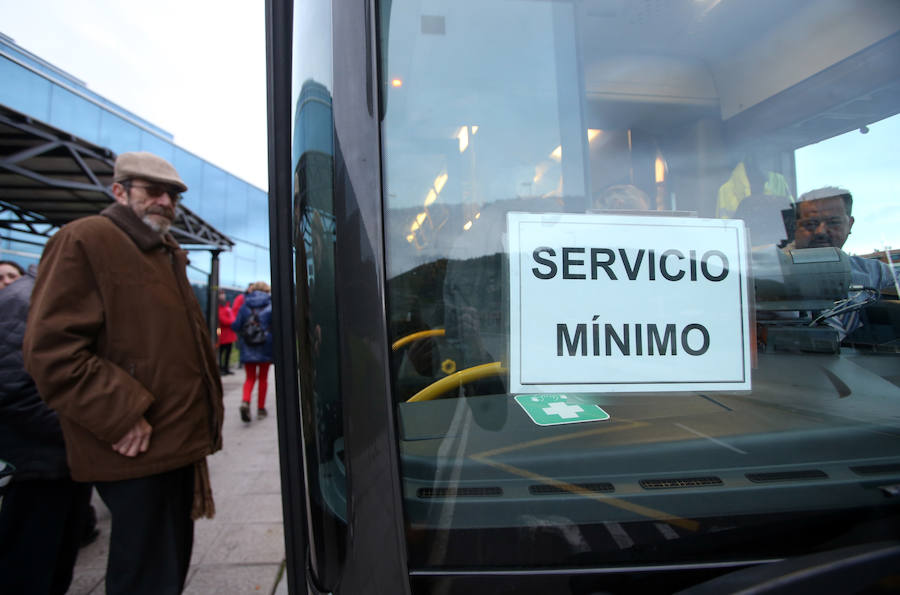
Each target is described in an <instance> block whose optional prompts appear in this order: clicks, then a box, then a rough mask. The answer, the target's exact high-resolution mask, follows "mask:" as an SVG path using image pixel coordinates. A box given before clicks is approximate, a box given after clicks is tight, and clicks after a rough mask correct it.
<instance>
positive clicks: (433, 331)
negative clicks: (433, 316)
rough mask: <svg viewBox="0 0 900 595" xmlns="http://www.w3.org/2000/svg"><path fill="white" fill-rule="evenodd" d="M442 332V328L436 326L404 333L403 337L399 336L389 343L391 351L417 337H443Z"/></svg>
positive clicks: (416, 339)
mask: <svg viewBox="0 0 900 595" xmlns="http://www.w3.org/2000/svg"><path fill="white" fill-rule="evenodd" d="M444 333H445V331H444V329H442V328H436V329H431V330H429V331H419V332H417V333H412V334H411V335H406V336H405V337H400V338H399V339H397V340H396V341H394V343H393V344H392V345H391V351H397V350H398V349H400V348H401V347H403V346H404V345H406V344H407V343H412V342H413V341H418V340H419V339H424V338H425V337H443V336H444Z"/></svg>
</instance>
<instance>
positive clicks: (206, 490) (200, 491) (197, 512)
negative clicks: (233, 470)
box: [191, 458, 216, 521]
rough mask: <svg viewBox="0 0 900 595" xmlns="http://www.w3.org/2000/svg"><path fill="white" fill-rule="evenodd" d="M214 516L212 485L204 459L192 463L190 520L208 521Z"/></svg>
mask: <svg viewBox="0 0 900 595" xmlns="http://www.w3.org/2000/svg"><path fill="white" fill-rule="evenodd" d="M214 516H216V503H215V502H213V493H212V485H211V484H210V483H209V467H207V465H206V459H205V458H204V459H201V460H199V461H197V462H196V463H194V505H193V507H191V518H192V519H193V520H195V521H196V520H197V519H199V518H201V517H206V518H208V519H211V518H213V517H214Z"/></svg>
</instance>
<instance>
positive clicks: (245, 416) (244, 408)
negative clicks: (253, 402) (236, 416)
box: [241, 403, 250, 422]
mask: <svg viewBox="0 0 900 595" xmlns="http://www.w3.org/2000/svg"><path fill="white" fill-rule="evenodd" d="M241 419H242V420H243V421H245V422H249V421H250V405H248V404H247V403H241Z"/></svg>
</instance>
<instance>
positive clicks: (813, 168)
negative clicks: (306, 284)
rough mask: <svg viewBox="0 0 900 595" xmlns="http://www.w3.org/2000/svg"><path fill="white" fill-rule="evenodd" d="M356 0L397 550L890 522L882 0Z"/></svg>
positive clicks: (816, 533) (858, 537) (632, 543)
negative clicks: (390, 409) (375, 129)
mask: <svg viewBox="0 0 900 595" xmlns="http://www.w3.org/2000/svg"><path fill="white" fill-rule="evenodd" d="M379 10H380V13H379V31H380V38H379V39H380V40H381V47H380V48H379V49H380V58H381V60H380V76H381V77H382V80H381V81H380V83H381V84H380V87H379V88H380V89H381V91H382V97H381V110H382V115H383V119H382V130H381V132H382V174H383V197H384V221H385V226H384V235H385V238H384V241H385V253H386V277H387V279H386V280H387V312H386V314H387V325H388V329H389V332H390V335H391V336H390V341H391V346H390V349H391V358H392V360H391V374H392V376H391V381H392V391H393V398H394V401H395V404H396V411H397V419H398V428H399V437H398V439H399V447H398V448H399V452H400V461H401V475H402V478H401V480H402V482H403V494H404V502H405V519H406V528H407V537H408V548H409V565H410V569H411V570H414V571H416V570H419V571H424V570H428V569H447V568H469V569H471V568H475V569H477V568H488V567H492V568H496V567H518V568H554V567H557V568H563V567H566V568H569V567H577V566H582V565H598V564H622V565H628V564H654V563H661V562H673V561H682V562H696V561H698V560H699V561H703V562H721V561H724V560H729V559H733V558H735V557H736V556H745V557H746V556H751V557H752V556H758V557H759V558H760V559H762V558H774V557H781V556H788V555H792V554H797V553H805V552H809V551H814V550H817V549H821V548H826V547H828V544H829V543H833V542H838V543H842V544H849V543H855V542H859V541H876V540H878V539H881V538H885V537H894V538H895V537H896V536H897V534H898V532H897V527H898V524H897V521H898V518H897V509H896V505H895V503H893V501H892V500H890V499H886V498H885V497H884V493H885V492H884V490H883V489H882V488H884V486H888V485H891V484H896V483H897V482H898V479H900V438H898V436H900V433H898V429H900V427H898V420H900V405H898V404H900V377H898V375H897V370H898V369H900V358H898V356H900V343H898V339H900V302H898V301H897V295H896V292H897V289H896V283H895V281H894V279H893V277H892V274H891V269H890V267H889V266H888V265H887V264H882V263H880V262H879V261H877V260H875V259H874V258H867V257H866V255H869V254H870V253H873V252H875V253H878V254H875V257H878V256H879V255H882V256H883V254H881V253H883V252H885V248H886V246H890V245H893V246H897V247H898V248H900V237H898V236H897V229H898V226H897V217H898V212H900V211H898V208H897V206H896V200H895V194H896V193H895V192H893V190H895V189H896V185H897V183H896V180H895V179H894V175H895V172H896V171H897V165H898V163H897V159H898V158H897V151H896V150H895V148H894V146H893V145H894V143H893V139H895V138H896V136H897V135H896V132H897V130H896V129H897V124H896V121H897V116H896V114H897V113H898V112H900V78H898V75H897V73H898V56H900V5H898V4H897V3H894V2H890V1H888V0H885V1H879V0H872V1H869V2H859V3H847V2H840V1H838V0H826V1H818V2H813V1H797V2H781V1H779V0H759V1H757V2H752V3H747V2H733V1H729V0H699V1H695V0H692V1H687V0H686V1H684V2H665V3H659V2H590V1H582V0H575V1H573V2H534V1H531V0H510V1H507V2H484V1H475V0H459V1H457V2H453V3H446V4H443V5H434V4H428V3H424V4H423V3H420V2H414V1H412V0H392V1H391V2H382V3H380V4H379ZM848 197H851V200H848ZM857 230H859V232H860V233H859V234H857ZM851 233H852V235H851ZM848 238H850V239H849V240H848ZM541 240H543V241H545V242H546V243H541ZM531 242H535V243H531ZM526 246H527V247H528V248H527V249H525V247H526ZM885 258H886V259H887V260H886V261H887V262H889V261H890V260H889V256H888V257H885ZM523 263H525V264H523ZM528 276H531V277H533V278H529V279H525V277H528ZM526 281H527V282H526ZM523 288H527V290H526V289H523ZM545 323H546V324H545ZM542 324H543V325H544V326H543V327H542V326H541V325H542ZM526 330H527V332H526ZM542 333H543V334H542ZM539 344H540V345H539ZM541 350H543V351H541ZM866 519H868V520H870V521H871V522H868V523H867V522H863V521H864V520H866Z"/></svg>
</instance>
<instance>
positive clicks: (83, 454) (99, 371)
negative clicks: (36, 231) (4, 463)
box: [23, 203, 224, 481]
mask: <svg viewBox="0 0 900 595" xmlns="http://www.w3.org/2000/svg"><path fill="white" fill-rule="evenodd" d="M186 264H187V255H186V253H185V252H184V251H183V250H181V249H180V248H179V246H178V244H177V243H176V242H175V240H173V239H172V238H171V236H166V237H165V241H163V238H161V237H160V235H159V234H157V233H154V232H153V231H152V230H151V229H150V228H149V227H148V226H147V225H145V224H144V223H143V222H142V221H141V220H140V219H139V218H138V217H137V215H136V214H135V213H134V211H132V210H131V208H130V207H128V206H124V205H121V204H118V203H116V204H113V205H112V206H110V207H108V208H106V209H105V210H104V211H103V213H102V214H101V215H97V216H91V217H85V218H84V219H79V220H77V221H74V222H72V223H70V224H69V225H66V226H65V227H64V228H62V229H61V230H60V231H59V232H57V233H56V235H54V236H53V238H51V240H50V241H49V242H48V243H47V247H46V249H45V251H44V255H43V257H42V259H41V264H40V269H39V273H38V279H37V282H36V284H35V287H34V292H33V294H32V297H31V309H30V312H29V316H28V325H27V331H26V335H25V342H24V345H23V351H24V354H25V365H26V368H27V369H28V371H29V372H30V373H31V375H32V376H33V377H34V380H35V382H36V384H37V386H38V389H39V391H40V393H41V396H42V397H43V398H44V400H45V401H46V402H47V404H48V405H49V406H50V407H51V408H53V409H55V410H56V411H57V413H58V414H59V418H60V422H61V424H62V429H63V435H64V437H65V441H66V450H67V457H68V461H69V466H70V468H71V470H72V477H73V478H74V479H76V480H78V481H116V480H121V479H131V478H135V477H144V476H148V475H154V474H157V473H161V472H163V471H168V470H171V469H176V468H178V467H183V466H185V465H188V464H191V463H194V462H196V461H199V460H202V459H203V458H204V457H206V456H207V455H209V454H212V453H213V452H215V451H217V450H219V449H220V448H221V447H222V419H223V414H224V408H223V404H222V383H221V380H220V379H219V375H218V371H217V370H218V367H217V364H216V357H215V353H214V352H213V348H212V342H211V340H210V337H209V332H208V331H207V328H206V322H205V320H204V318H203V315H202V314H201V312H200V306H199V305H198V303H197V299H196V298H195V297H194V293H193V291H192V290H191V286H190V284H189V283H188V280H187V276H186V274H185V267H186ZM141 416H144V418H145V419H146V420H147V422H148V423H149V424H150V425H151V426H152V428H153V434H152V435H151V437H150V448H149V450H148V451H147V452H145V453H142V454H139V455H138V456H136V457H134V458H128V457H125V456H123V455H120V454H118V453H116V452H115V451H114V450H113V448H112V444H114V443H116V442H117V441H118V440H119V439H120V438H122V437H123V436H124V435H125V434H126V432H128V430H130V429H131V427H132V426H134V425H135V423H137V421H138V420H139V419H140V417H141Z"/></svg>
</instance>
